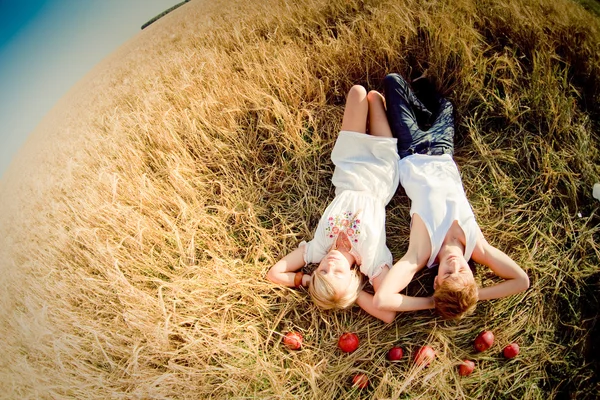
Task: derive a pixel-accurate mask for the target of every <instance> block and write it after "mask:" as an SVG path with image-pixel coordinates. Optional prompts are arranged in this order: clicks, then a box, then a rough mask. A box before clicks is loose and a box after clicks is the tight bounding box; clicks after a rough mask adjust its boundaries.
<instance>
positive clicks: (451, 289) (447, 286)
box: [433, 277, 479, 319]
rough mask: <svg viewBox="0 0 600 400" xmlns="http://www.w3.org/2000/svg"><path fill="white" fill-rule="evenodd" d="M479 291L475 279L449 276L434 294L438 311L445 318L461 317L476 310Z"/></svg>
mask: <svg viewBox="0 0 600 400" xmlns="http://www.w3.org/2000/svg"><path fill="white" fill-rule="evenodd" d="M478 298H479V293H478V289H477V283H476V282H475V279H468V280H465V279H464V278H454V277H448V278H446V279H445V280H444V282H442V284H441V285H440V286H438V288H437V289H436V290H435V292H434V294H433V301H434V303H435V309H436V311H437V312H438V313H439V314H440V315H441V316H442V318H444V319H460V318H462V317H464V316H465V315H468V314H470V313H472V312H473V311H474V310H475V306H476V304H477V299H478Z"/></svg>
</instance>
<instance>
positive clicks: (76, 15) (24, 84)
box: [0, 0, 181, 177]
mask: <svg viewBox="0 0 600 400" xmlns="http://www.w3.org/2000/svg"><path fill="white" fill-rule="evenodd" d="M180 1H181V0H0V177H1V176H2V175H3V174H4V172H5V171H6V169H7V168H8V165H9V163H10V161H11V160H12V158H13V157H14V155H15V154H16V153H17V151H18V150H19V149H20V148H21V146H22V145H23V144H24V142H25V140H26V139H27V136H28V135H29V134H30V133H31V132H32V131H33V130H34V129H35V127H36V126H37V124H38V123H39V122H40V121H41V119H42V118H43V117H44V115H46V113H47V112H48V111H49V110H50V109H51V108H52V106H53V105H54V104H55V103H56V102H57V101H58V100H59V99H60V98H61V97H62V96H63V95H64V94H65V93H66V92H67V91H68V90H69V89H70V88H71V87H72V86H73V85H74V84H75V83H77V81H79V80H80V79H81V78H82V77H83V76H84V75H85V74H86V73H87V72H88V71H90V70H91V69H92V68H93V67H94V66H95V65H96V64H98V63H99V62H100V61H101V60H102V59H104V58H105V57H106V56H108V55H109V54H111V53H112V52H113V51H115V50H116V49H117V48H119V46H120V45H122V44H123V43H125V42H126V41H127V40H129V39H131V38H132V37H133V36H135V35H136V34H137V33H139V32H140V31H141V29H140V28H141V26H142V25H143V24H144V23H145V22H147V21H148V20H150V19H151V18H153V17H154V16H156V15H157V14H160V13H161V12H163V11H165V10H166V9H168V8H170V7H172V6H174V5H176V4H178V3H179V2H180Z"/></svg>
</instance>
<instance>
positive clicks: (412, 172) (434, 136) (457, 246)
mask: <svg viewBox="0 0 600 400" xmlns="http://www.w3.org/2000/svg"><path fill="white" fill-rule="evenodd" d="M418 84H419V85H423V84H424V85H425V86H426V85H427V81H426V78H422V80H421V82H419V83H418ZM384 90H385V100H386V105H387V116H388V121H389V124H390V128H391V130H392V133H393V135H394V136H395V137H396V138H397V139H398V153H399V155H400V158H401V159H400V162H399V172H400V183H401V184H402V186H403V187H404V189H405V191H406V194H407V195H408V197H409V198H410V199H411V210H410V215H411V229H410V238H409V246H408V250H407V252H406V254H405V255H404V256H403V257H402V258H401V259H400V260H399V261H398V262H397V263H396V264H395V265H394V267H393V268H392V269H391V270H390V271H389V272H388V274H387V275H386V277H385V279H384V280H383V282H382V283H381V285H380V287H379V289H378V290H377V292H376V293H375V297H374V304H375V306H376V307H378V308H379V309H381V310H387V311H408V310H415V309H420V308H434V307H435V309H436V310H437V311H438V313H439V314H440V315H441V316H442V317H443V318H447V319H455V318H461V317H462V316H464V315H465V314H467V313H469V312H471V311H473V310H474V309H475V304H476V303H477V301H478V300H489V299H495V298H500V297H505V296H509V295H512V294H515V293H519V292H522V291H524V290H526V289H527V288H528V287H529V278H528V277H527V274H526V273H525V272H524V271H523V270H522V269H521V268H520V267H519V266H518V265H517V263H515V262H514V261H513V260H512V259H511V258H510V257H509V256H507V255H506V254H505V253H503V252H502V251H500V250H498V249H497V248H495V247H493V246H491V245H490V244H489V243H488V242H487V241H486V240H485V239H484V237H483V234H482V233H481V230H480V229H479V226H478V225H477V223H476V221H475V216H474V214H473V210H472V209H471V206H470V204H469V202H468V200H467V198H466V195H465V192H464V189H463V186H462V181H461V178H460V174H459V172H458V168H457V167H456V164H455V163H454V160H453V159H452V155H453V153H454V118H453V115H452V113H453V108H452V104H450V102H449V101H448V100H446V99H444V98H441V97H439V96H437V95H433V96H432V95H431V93H432V92H430V93H429V94H430V96H429V98H430V99H431V98H433V99H434V101H432V102H427V101H425V103H426V104H428V105H429V108H436V109H435V110H430V109H428V108H427V107H426V106H425V105H424V104H423V103H422V102H421V101H420V100H419V99H418V98H417V97H416V96H415V94H414V92H413V91H412V90H411V88H410V86H409V85H408V83H407V82H406V81H405V80H404V79H403V78H402V77H401V76H400V75H398V74H390V75H388V76H386V77H385V79H384ZM424 90H426V88H424ZM436 115H437V117H435V120H434V121H431V119H432V118H433V116H436ZM419 120H421V121H422V122H424V124H428V123H430V122H433V123H432V125H431V128H429V129H428V130H422V129H420V127H419V125H418V121H419ZM470 258H472V259H473V260H474V261H475V262H477V263H479V264H482V265H486V266H488V267H489V268H490V269H491V270H492V271H493V272H494V273H495V274H496V275H498V276H499V277H501V278H504V281H503V282H500V283H498V284H496V285H493V286H490V287H485V288H478V287H477V285H476V283H475V279H474V277H473V273H472V271H471V269H470V268H469V265H468V263H467V262H468V260H469V259H470ZM436 264H439V270H438V275H437V276H436V277H435V281H434V289H435V293H434V295H433V297H432V298H427V299H423V298H415V297H409V296H404V295H401V294H400V293H399V292H400V291H401V290H403V289H404V288H405V287H406V286H407V285H408V283H409V282H410V281H411V279H412V278H413V276H414V275H415V273H416V272H417V271H419V270H421V269H422V268H423V267H425V266H427V267H430V268H431V267H433V266H434V265H436ZM424 301H425V303H424ZM424 304H425V306H424Z"/></svg>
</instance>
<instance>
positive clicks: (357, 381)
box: [352, 374, 369, 389]
mask: <svg viewBox="0 0 600 400" xmlns="http://www.w3.org/2000/svg"><path fill="white" fill-rule="evenodd" d="M352 386H354V387H357V388H359V389H365V388H366V387H367V386H369V378H367V376H366V375H365V374H356V375H354V378H352Z"/></svg>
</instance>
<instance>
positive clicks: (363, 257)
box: [267, 85, 430, 323]
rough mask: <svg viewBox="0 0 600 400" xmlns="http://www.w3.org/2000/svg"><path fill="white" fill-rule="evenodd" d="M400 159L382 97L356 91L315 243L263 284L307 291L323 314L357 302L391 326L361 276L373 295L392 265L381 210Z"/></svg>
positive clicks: (390, 316)
mask: <svg viewBox="0 0 600 400" xmlns="http://www.w3.org/2000/svg"><path fill="white" fill-rule="evenodd" d="M367 122H368V131H369V132H368V133H367ZM399 159H400V158H399V156H398V151H397V139H395V138H394V137H393V136H392V132H391V130H390V126H389V124H388V120H387V117H386V110H385V102H384V99H383V96H382V95H381V94H380V93H378V92H376V91H371V92H369V93H368V94H367V92H366V90H365V88H364V87H362V86H359V85H356V86H353V87H352V88H351V89H350V91H349V93H348V96H347V98H346V106H345V109H344V117H343V120H342V127H341V131H340V133H339V136H338V138H337V141H336V143H335V146H334V148H333V151H332V153H331V160H332V161H333V163H334V165H335V171H334V173H333V177H332V179H331V180H332V183H333V185H334V186H335V198H334V199H333V201H332V202H331V203H330V204H329V206H328V207H327V208H326V209H325V211H324V213H323V215H322V217H321V219H320V221H319V225H318V226H317V229H316V231H315V234H314V237H313V239H312V240H310V241H309V242H302V243H300V245H299V246H298V248H296V249H295V250H294V251H292V252H291V253H290V254H288V255H286V256H285V257H284V258H282V259H281V260H279V261H278V262H277V263H276V264H275V265H273V266H272V267H271V269H270V270H269V272H268V274H267V278H268V279H269V280H270V281H272V282H274V283H277V284H280V285H285V286H289V287H300V286H304V287H308V292H309V293H310V295H311V297H312V299H313V301H314V302H315V304H317V305H318V306H319V307H321V308H323V309H343V308H346V307H349V306H350V305H352V304H354V303H357V304H358V305H359V306H360V307H361V308H362V309H363V310H365V311H366V312H367V313H369V314H371V315H372V316H374V317H376V318H379V319H380V320H382V321H384V322H388V323H389V322H392V321H393V320H394V318H395V316H396V312H395V311H388V310H380V309H378V308H376V307H375V306H374V304H373V295H372V294H370V293H368V292H366V291H364V290H362V288H363V277H366V278H367V279H368V280H369V282H370V283H371V284H372V286H373V289H374V290H375V292H377V289H378V288H379V286H380V284H381V282H382V281H383V278H384V277H385V276H386V275H387V273H388V271H389V269H390V267H391V266H392V265H393V259H392V254H391V252H390V250H389V249H388V247H387V245H386V235H385V206H386V205H387V204H388V202H389V201H390V199H391V198H392V196H393V195H394V193H395V192H396V189H397V187H398V183H399V175H398V162H399ZM313 263H314V264H318V267H317V268H316V269H315V270H314V272H313V273H312V274H304V273H303V272H302V271H301V269H302V267H304V266H305V265H307V264H313ZM429 307H430V304H429V301H428V300H427V299H424V298H413V301H412V302H411V308H412V309H413V310H419V309H425V308H429Z"/></svg>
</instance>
